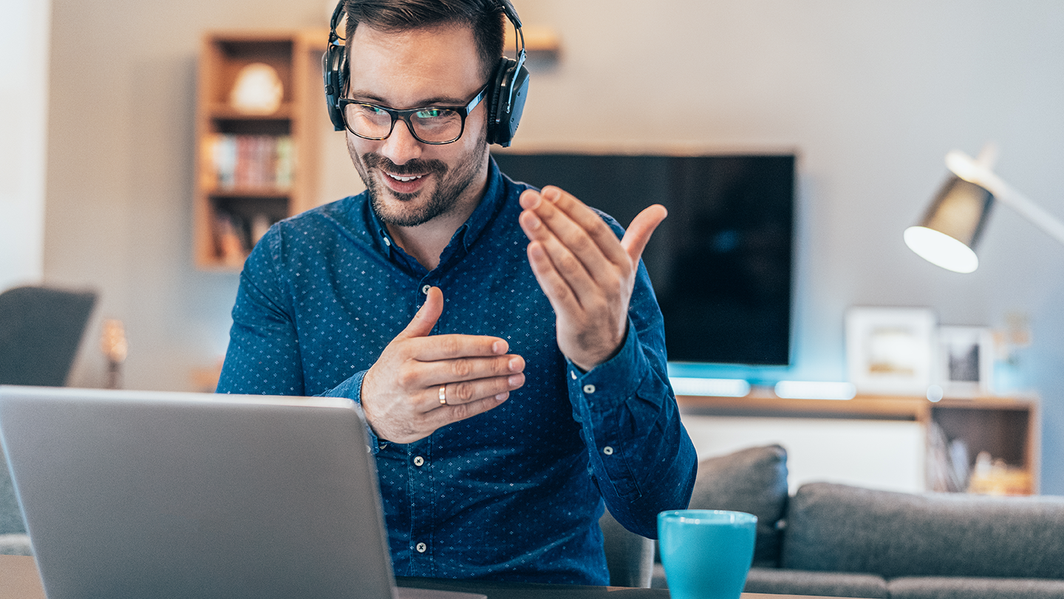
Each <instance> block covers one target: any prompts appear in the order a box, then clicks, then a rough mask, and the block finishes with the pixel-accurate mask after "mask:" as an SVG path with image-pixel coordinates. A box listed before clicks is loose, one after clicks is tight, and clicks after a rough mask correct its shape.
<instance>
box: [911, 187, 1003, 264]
mask: <svg viewBox="0 0 1064 599" xmlns="http://www.w3.org/2000/svg"><path fill="white" fill-rule="evenodd" d="M993 205H994V196H993V195H992V194H991V193H990V192H989V191H987V190H986V189H985V188H983V187H981V186H979V185H976V184H975V183H971V182H969V181H965V180H964V179H961V178H960V177H957V176H951V177H950V178H949V179H948V180H947V181H946V183H945V184H943V186H942V188H941V189H940V190H939V192H938V195H937V196H936V197H935V199H934V201H933V202H932V203H931V206H930V207H928V209H927V212H926V213H925V214H924V216H923V218H922V219H921V220H920V224H918V225H915V226H912V227H909V228H908V229H906V230H905V244H906V245H908V246H909V249H911V250H912V251H914V252H916V253H917V254H918V255H919V256H920V257H922V258H924V259H925V260H927V261H928V262H931V263H932V264H936V265H938V266H941V267H942V268H945V269H948V270H952V271H954V272H960V273H969V272H972V271H974V270H975V269H976V268H978V266H979V258H978V257H977V256H976V255H975V245H976V243H978V241H979V237H980V235H981V234H982V232H983V228H984V227H985V226H986V221H987V218H988V217H989V216H990V209H991V207H992V206H993Z"/></svg>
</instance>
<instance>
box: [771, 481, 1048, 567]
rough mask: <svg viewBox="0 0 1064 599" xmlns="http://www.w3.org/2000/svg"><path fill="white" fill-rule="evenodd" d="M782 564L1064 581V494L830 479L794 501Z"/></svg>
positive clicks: (804, 489) (804, 490) (803, 490)
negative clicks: (892, 487)
mask: <svg viewBox="0 0 1064 599" xmlns="http://www.w3.org/2000/svg"><path fill="white" fill-rule="evenodd" d="M785 530H786V533H785V539H784V542H783V553H782V565H783V567H785V568H793V569H799V570H816V571H829V572H830V571H834V572H864V573H873V574H879V575H881V576H883V577H885V578H887V579H888V580H889V579H892V578H898V577H903V576H967V577H972V576H975V577H1011V578H1045V579H1064V498H1060V497H985V496H976V495H965V494H947V493H926V494H910V493H896V492H890V491H877V490H871V489H863V488H857V487H850V486H846V485H837V484H829V483H812V484H808V485H803V486H802V487H801V488H799V489H798V492H797V493H795V495H794V497H792V498H791V501H790V506H789V511H788V513H787V527H786V529H785Z"/></svg>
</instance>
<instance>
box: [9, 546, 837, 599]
mask: <svg viewBox="0 0 1064 599" xmlns="http://www.w3.org/2000/svg"><path fill="white" fill-rule="evenodd" d="M396 582H397V583H398V584H399V585H400V586H404V587H414V588H419V589H439V590H444V591H461V592H467V593H481V594H483V595H487V596H488V599H547V598H548V597H549V598H550V599H596V598H597V599H654V598H657V599H667V598H668V597H669V592H668V591H666V590H664V589H628V588H620V587H590V586H570V585H560V584H523V583H506V582H478V581H465V580H436V579H428V578H399V579H397V580H396ZM0 599H46V598H45V596H44V589H42V588H41V579H40V577H39V576H38V574H37V564H36V563H35V562H34V561H33V558H32V557H25V556H21V555H0ZM742 599H818V598H816V597H810V596H806V595H803V596H801V597H799V596H798V595H764V594H761V593H743V596H742ZM820 599H826V598H820Z"/></svg>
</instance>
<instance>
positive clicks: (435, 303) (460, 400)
mask: <svg viewBox="0 0 1064 599" xmlns="http://www.w3.org/2000/svg"><path fill="white" fill-rule="evenodd" d="M442 313H443V292H442V291H440V289H439V288H437V287H433V288H432V289H430V290H429V293H428V296H427V297H426V300H425V304H424V305H423V306H422V307H421V309H420V310H418V312H417V314H415V315H414V318H413V320H411V321H410V324H409V325H407V327H406V329H404V330H403V331H402V332H401V333H399V335H397V336H396V337H395V339H393V340H392V342H391V343H389V344H388V346H387V347H385V348H384V351H383V352H382V353H381V357H380V358H379V359H378V360H377V362H376V363H375V364H374V365H373V367H371V368H370V369H369V371H368V372H367V373H366V376H365V378H363V380H362V399H361V401H362V410H363V412H364V413H365V414H366V420H367V421H368V422H369V425H370V426H371V427H372V428H373V431H374V432H375V433H376V434H377V436H378V437H380V438H381V439H386V440H388V441H392V442H394V443H412V442H414V441H417V440H418V439H422V438H425V437H427V436H429V435H431V434H432V433H433V431H435V430H436V429H438V428H441V427H443V426H446V425H448V424H451V423H452V422H458V421H459V420H464V419H466V418H469V417H471V416H476V415H477V414H480V413H482V412H486V411H488V410H490V409H492V408H494V407H496V406H498V405H499V404H501V403H502V402H504V401H506V400H507V399H508V398H509V396H510V392H511V391H513V390H514V389H518V388H519V387H521V386H522V385H524V384H525V375H524V369H525V361H524V359H523V358H522V357H521V356H517V355H513V354H508V353H507V352H508V351H509V344H507V343H506V341H505V340H503V339H500V338H498V337H488V336H480V335H432V336H429V333H430V332H431V331H432V327H434V326H436V321H437V320H438V319H439V318H440V314H442ZM445 402H446V403H445Z"/></svg>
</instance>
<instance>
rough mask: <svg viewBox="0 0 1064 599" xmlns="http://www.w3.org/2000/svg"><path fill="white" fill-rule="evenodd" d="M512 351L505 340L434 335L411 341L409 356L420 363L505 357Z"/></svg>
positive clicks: (453, 334) (478, 336) (477, 336)
mask: <svg viewBox="0 0 1064 599" xmlns="http://www.w3.org/2000/svg"><path fill="white" fill-rule="evenodd" d="M509 349H510V344H509V343H507V342H506V340H505V339H500V338H499V337H491V336H488V335H460V334H457V333H452V334H447V335H432V336H429V337H420V338H416V339H411V340H410V343H409V346H408V350H407V356H408V357H409V358H412V359H414V360H418V361H420V362H438V361H443V360H461V359H463V358H484V357H491V356H500V357H501V356H503V355H505V354H506V352H507V351H509Z"/></svg>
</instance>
